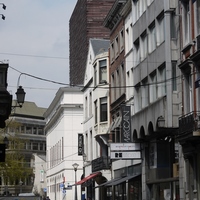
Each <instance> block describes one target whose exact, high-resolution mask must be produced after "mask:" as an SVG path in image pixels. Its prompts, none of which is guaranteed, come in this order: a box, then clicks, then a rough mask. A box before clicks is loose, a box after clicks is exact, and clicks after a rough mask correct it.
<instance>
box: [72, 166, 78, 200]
mask: <svg viewBox="0 0 200 200" xmlns="http://www.w3.org/2000/svg"><path fill="white" fill-rule="evenodd" d="M72 166H73V168H74V172H75V184H76V182H77V178H76V172H77V168H78V166H79V164H77V163H74V164H73V165H72ZM74 200H78V198H77V185H75V194H74Z"/></svg>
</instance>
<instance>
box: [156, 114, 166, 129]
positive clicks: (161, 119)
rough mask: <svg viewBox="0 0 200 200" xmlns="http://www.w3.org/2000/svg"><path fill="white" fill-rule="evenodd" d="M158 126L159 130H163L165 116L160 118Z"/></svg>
mask: <svg viewBox="0 0 200 200" xmlns="http://www.w3.org/2000/svg"><path fill="white" fill-rule="evenodd" d="M157 126H158V128H163V127H164V126H165V119H164V117H163V116H160V117H158V119H157Z"/></svg>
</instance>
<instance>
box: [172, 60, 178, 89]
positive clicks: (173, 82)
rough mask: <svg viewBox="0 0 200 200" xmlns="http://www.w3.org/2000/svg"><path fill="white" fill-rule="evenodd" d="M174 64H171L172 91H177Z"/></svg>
mask: <svg viewBox="0 0 200 200" xmlns="http://www.w3.org/2000/svg"><path fill="white" fill-rule="evenodd" d="M176 79H177V77H176V63H175V62H172V89H173V91H177V80H176Z"/></svg>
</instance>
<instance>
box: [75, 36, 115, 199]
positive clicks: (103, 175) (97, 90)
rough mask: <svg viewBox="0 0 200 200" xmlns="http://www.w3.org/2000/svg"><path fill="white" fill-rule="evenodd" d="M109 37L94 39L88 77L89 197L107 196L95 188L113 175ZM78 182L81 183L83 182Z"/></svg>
mask: <svg viewBox="0 0 200 200" xmlns="http://www.w3.org/2000/svg"><path fill="white" fill-rule="evenodd" d="M109 43H110V42H109V40H104V39H97V38H94V39H92V38H91V39H90V40H89V51H88V56H87V66H86V71H85V77H84V88H83V98H84V121H83V134H84V156H83V158H84V175H85V176H84V178H83V179H82V180H81V181H80V182H79V183H80V185H81V187H82V190H84V191H85V197H86V198H87V199H99V198H100V197H101V196H102V197H103V198H104V197H105V195H106V194H105V193H101V192H100V193H99V191H98V190H96V189H95V187H96V186H97V185H99V184H101V183H104V182H105V181H107V180H109V179H110V177H111V173H110V164H109V163H110V160H109V157H108V142H107V140H108V137H107V136H108V134H107V130H108V126H109V93H108V90H109V79H108V77H109V74H108V71H109V67H108V48H109ZM79 183H78V184H79Z"/></svg>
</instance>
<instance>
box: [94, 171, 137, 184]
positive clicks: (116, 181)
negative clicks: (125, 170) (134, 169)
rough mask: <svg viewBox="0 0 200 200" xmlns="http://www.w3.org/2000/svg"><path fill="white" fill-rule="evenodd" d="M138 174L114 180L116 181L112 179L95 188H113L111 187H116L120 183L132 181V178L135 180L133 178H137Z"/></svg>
mask: <svg viewBox="0 0 200 200" xmlns="http://www.w3.org/2000/svg"><path fill="white" fill-rule="evenodd" d="M139 175H140V174H135V175H132V176H126V177H124V178H116V179H112V180H110V181H107V182H105V183H103V184H101V185H99V186H97V187H103V186H104V187H110V186H113V185H118V184H120V183H123V182H125V181H127V180H130V179H132V178H135V177H137V176H139Z"/></svg>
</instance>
